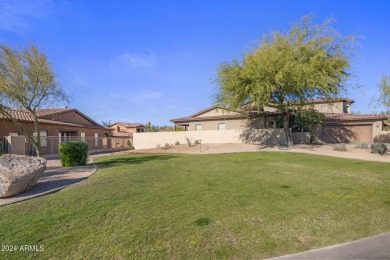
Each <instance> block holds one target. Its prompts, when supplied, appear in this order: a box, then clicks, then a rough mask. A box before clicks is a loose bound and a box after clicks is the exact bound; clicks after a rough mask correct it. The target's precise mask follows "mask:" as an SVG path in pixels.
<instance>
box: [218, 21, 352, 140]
mask: <svg viewBox="0 0 390 260" xmlns="http://www.w3.org/2000/svg"><path fill="white" fill-rule="evenodd" d="M330 22H331V19H328V20H326V21H325V22H324V23H322V24H313V22H312V17H311V16H305V17H303V18H302V19H301V21H299V22H296V23H295V24H294V25H293V26H292V27H291V28H290V29H289V30H288V31H287V32H285V33H282V32H277V31H275V32H272V33H269V34H266V35H264V36H263V39H262V40H261V41H259V43H258V44H257V45H256V46H255V47H254V48H252V49H251V50H249V51H248V52H246V53H245V54H244V55H243V57H242V58H241V59H235V60H233V61H232V62H228V63H226V62H225V63H221V64H219V66H218V68H217V76H216V80H215V82H216V85H217V88H216V91H215V95H214V100H215V102H216V103H218V104H220V105H223V106H224V107H226V108H228V109H243V108H245V109H247V110H252V111H253V110H254V109H255V110H259V111H260V110H261V109H262V108H264V107H265V106H269V107H274V108H276V109H277V110H278V111H279V112H280V113H281V114H282V115H283V128H284V132H285V135H286V139H287V143H286V145H287V146H288V147H291V146H292V145H293V143H292V135H291V131H290V129H289V125H290V123H289V121H290V118H291V115H292V113H293V111H296V109H299V108H303V107H305V106H307V104H308V103H310V100H311V99H315V98H324V99H328V100H330V101H331V100H334V99H335V98H337V97H339V96H340V95H341V94H342V93H344V91H345V90H346V89H347V86H346V84H345V82H346V80H347V79H348V77H349V76H350V75H351V73H350V72H349V70H350V58H351V56H352V53H353V48H352V47H353V39H354V37H353V36H352V35H351V36H346V37H343V36H342V35H340V34H339V33H338V32H337V31H336V30H335V29H334V28H333V27H331V26H330Z"/></svg>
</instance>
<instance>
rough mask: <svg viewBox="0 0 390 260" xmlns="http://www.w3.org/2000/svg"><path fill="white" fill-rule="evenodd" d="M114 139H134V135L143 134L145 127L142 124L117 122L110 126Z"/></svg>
mask: <svg viewBox="0 0 390 260" xmlns="http://www.w3.org/2000/svg"><path fill="white" fill-rule="evenodd" d="M109 128H110V129H111V136H113V137H132V136H133V133H141V132H143V131H144V128H145V126H144V125H143V124H141V123H125V122H116V123H114V124H112V125H110V126H109Z"/></svg>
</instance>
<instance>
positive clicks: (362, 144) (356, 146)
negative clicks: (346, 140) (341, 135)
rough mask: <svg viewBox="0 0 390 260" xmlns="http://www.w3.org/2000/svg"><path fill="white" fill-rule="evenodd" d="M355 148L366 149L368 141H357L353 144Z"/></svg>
mask: <svg viewBox="0 0 390 260" xmlns="http://www.w3.org/2000/svg"><path fill="white" fill-rule="evenodd" d="M355 148H359V149H368V143H357V144H356V145H355Z"/></svg>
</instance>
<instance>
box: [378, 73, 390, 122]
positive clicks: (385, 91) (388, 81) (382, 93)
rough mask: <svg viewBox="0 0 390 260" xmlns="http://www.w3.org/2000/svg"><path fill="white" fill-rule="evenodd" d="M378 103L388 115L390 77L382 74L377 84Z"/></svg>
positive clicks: (389, 106) (389, 108)
mask: <svg viewBox="0 0 390 260" xmlns="http://www.w3.org/2000/svg"><path fill="white" fill-rule="evenodd" d="M378 88H379V100H378V101H379V102H380V103H381V104H382V105H383V106H384V107H385V108H386V114H387V115H389V113H390V77H389V76H387V75H386V74H383V75H382V77H381V80H380V82H379V84H378Z"/></svg>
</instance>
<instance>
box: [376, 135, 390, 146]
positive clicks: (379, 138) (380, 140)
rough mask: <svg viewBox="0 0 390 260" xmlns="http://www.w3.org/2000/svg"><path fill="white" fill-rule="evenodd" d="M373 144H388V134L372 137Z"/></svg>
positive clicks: (389, 142)
mask: <svg viewBox="0 0 390 260" xmlns="http://www.w3.org/2000/svg"><path fill="white" fill-rule="evenodd" d="M374 142H375V143H388V144H390V134H381V135H377V136H375V137H374Z"/></svg>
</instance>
